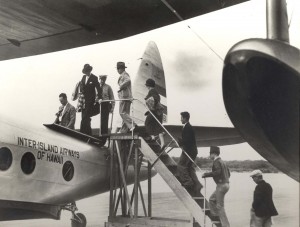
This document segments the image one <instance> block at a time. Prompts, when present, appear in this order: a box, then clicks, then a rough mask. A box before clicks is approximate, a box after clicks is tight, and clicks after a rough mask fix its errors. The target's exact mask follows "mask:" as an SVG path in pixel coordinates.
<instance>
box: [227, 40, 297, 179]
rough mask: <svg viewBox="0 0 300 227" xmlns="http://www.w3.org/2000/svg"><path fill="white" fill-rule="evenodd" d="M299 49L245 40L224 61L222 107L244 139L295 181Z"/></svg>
mask: <svg viewBox="0 0 300 227" xmlns="http://www.w3.org/2000/svg"><path fill="white" fill-rule="evenodd" d="M299 91H300V51H299V49H297V48H295V47H293V46H290V45H289V44H286V43H284V42H281V41H276V40H265V39H249V40H244V41H242V42H239V43H238V44H236V45H235V46H233V47H232V48H231V49H230V50H229V52H228V53H227V56H226V58H225V61H224V68H223V99H224V104H225V108H226V111H227V113H228V115H229V117H230V119H231V121H232V123H233V124H234V126H235V127H236V128H237V129H238V130H239V132H240V133H241V135H242V136H243V137H244V139H245V140H246V141H247V142H248V143H249V144H250V145H251V146H252V147H253V148H254V149H255V150H256V151H257V152H258V153H259V154H260V155H261V156H263V157H264V158H265V159H267V160H268V161H269V162H270V163H271V164H273V165H274V166H275V167H277V168H278V169H279V170H281V171H283V172H284V173H286V174H287V175H289V176H290V177H292V178H293V179H295V180H297V181H299Z"/></svg>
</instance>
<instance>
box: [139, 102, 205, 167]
mask: <svg viewBox="0 0 300 227" xmlns="http://www.w3.org/2000/svg"><path fill="white" fill-rule="evenodd" d="M134 100H136V101H138V102H140V103H141V104H143V105H144V107H146V109H147V110H148V111H149V113H150V114H151V115H152V116H153V118H154V119H155V120H156V121H157V122H158V123H159V125H160V126H161V127H162V128H163V129H164V131H165V132H166V133H167V134H168V135H169V136H170V137H171V139H172V140H173V141H174V142H175V144H176V146H177V147H178V148H181V147H180V146H179V144H178V142H177V140H176V139H175V138H174V137H173V136H172V134H171V133H170V132H169V131H168V130H167V129H166V128H165V127H164V126H163V125H162V124H161V123H160V121H159V120H158V119H157V118H156V117H155V115H154V114H153V113H152V111H151V110H150V109H149V108H148V106H147V105H146V104H144V103H143V102H142V101H140V100H138V99H134ZM181 149H182V148H181ZM182 151H183V153H184V154H185V155H186V156H187V157H188V158H189V159H190V161H191V162H192V163H193V164H194V165H195V166H196V167H197V168H198V169H199V171H200V172H203V170H202V169H201V168H200V167H199V166H198V165H197V164H196V163H195V162H194V160H193V159H192V158H191V157H190V156H189V155H188V154H187V153H186V151H185V150H184V149H182Z"/></svg>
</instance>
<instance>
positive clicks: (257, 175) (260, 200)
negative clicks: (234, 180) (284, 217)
mask: <svg viewBox="0 0 300 227" xmlns="http://www.w3.org/2000/svg"><path fill="white" fill-rule="evenodd" d="M250 177H252V179H253V181H254V182H255V183H256V184H257V185H256V187H255V190H254V194H253V203H252V208H251V220H250V227H270V226H272V218H271V217H272V216H276V215H278V212H277V210H276V208H275V206H274V203H273V199H272V197H273V189H272V187H271V185H270V184H268V183H267V182H265V181H264V180H263V176H262V172H261V171H260V170H254V171H252V172H251V174H250Z"/></svg>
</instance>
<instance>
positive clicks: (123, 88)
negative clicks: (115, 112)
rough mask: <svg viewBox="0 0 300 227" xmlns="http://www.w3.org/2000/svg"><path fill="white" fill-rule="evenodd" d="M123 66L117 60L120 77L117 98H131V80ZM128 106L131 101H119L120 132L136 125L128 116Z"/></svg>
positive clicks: (124, 131)
mask: <svg viewBox="0 0 300 227" xmlns="http://www.w3.org/2000/svg"><path fill="white" fill-rule="evenodd" d="M125 68H127V67H126V66H125V63H124V62H117V70H118V73H119V74H120V77H119V79H118V85H119V90H118V96H119V99H132V92H131V80H130V76H129V74H128V73H127V72H126V71H125ZM130 106H131V101H128V100H125V101H120V106H119V113H120V116H121V118H122V119H123V122H122V128H121V130H120V132H122V133H126V132H128V130H130V131H132V130H133V129H134V128H135V126H136V124H134V123H133V120H132V119H131V117H130Z"/></svg>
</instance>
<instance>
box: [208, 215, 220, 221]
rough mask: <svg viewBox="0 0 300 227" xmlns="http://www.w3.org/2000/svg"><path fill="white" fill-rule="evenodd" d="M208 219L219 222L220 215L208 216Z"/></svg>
mask: <svg viewBox="0 0 300 227" xmlns="http://www.w3.org/2000/svg"><path fill="white" fill-rule="evenodd" d="M210 219H211V220H212V221H218V222H220V217H219V216H210Z"/></svg>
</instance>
